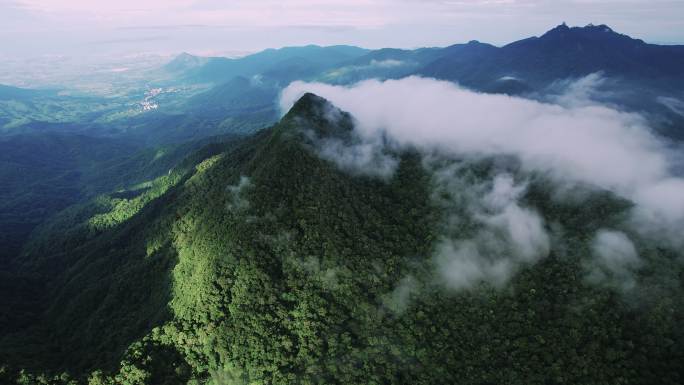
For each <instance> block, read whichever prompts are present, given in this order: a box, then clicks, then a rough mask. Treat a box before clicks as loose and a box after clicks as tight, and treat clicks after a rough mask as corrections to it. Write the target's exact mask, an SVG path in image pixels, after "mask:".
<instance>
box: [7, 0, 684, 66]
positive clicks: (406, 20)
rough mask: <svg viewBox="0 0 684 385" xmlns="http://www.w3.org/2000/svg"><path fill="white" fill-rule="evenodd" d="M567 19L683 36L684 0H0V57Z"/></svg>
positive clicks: (380, 36) (400, 40)
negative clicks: (0, 48)
mask: <svg viewBox="0 0 684 385" xmlns="http://www.w3.org/2000/svg"><path fill="white" fill-rule="evenodd" d="M564 21H565V22H567V23H568V24H569V25H586V24H588V23H594V24H608V25H609V26H611V27H612V28H613V29H614V30H616V31H618V32H622V33H626V34H629V35H631V36H633V37H637V38H641V39H643V40H646V41H648V42H656V43H684V0H676V1H673V0H470V1H469V0H460V1H459V0H328V1H316V0H291V1H275V0H226V1H218V0H106V1H100V0H0V47H2V50H1V51H0V57H7V56H10V55H17V56H32V55H48V54H71V55H73V54H93V53H123V52H127V53H131V52H159V53H174V52H181V51H188V52H193V53H199V54H202V53H205V54H206V53H212V52H217V53H218V52H232V51H256V50H259V49H263V48H268V47H281V46H286V45H303V44H320V45H331V44H353V45H360V46H364V47H368V48H379V47H407V48H408V47H418V46H445V45H449V44H454V43H460V42H466V41H469V40H473V39H475V40H480V41H484V42H489V43H493V44H497V45H502V44H506V43H509V42H511V41H515V40H518V39H520V38H524V37H529V36H535V35H540V34H542V33H544V32H545V31H546V30H548V29H550V28H552V27H554V26H555V25H557V24H560V23H561V22H564Z"/></svg>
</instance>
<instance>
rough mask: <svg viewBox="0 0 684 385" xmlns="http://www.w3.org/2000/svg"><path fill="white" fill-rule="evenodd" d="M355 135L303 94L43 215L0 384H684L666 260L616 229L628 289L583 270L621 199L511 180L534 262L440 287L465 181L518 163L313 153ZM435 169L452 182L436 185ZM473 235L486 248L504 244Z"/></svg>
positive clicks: (464, 215)
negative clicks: (518, 191) (21, 314)
mask: <svg viewBox="0 0 684 385" xmlns="http://www.w3.org/2000/svg"><path fill="white" fill-rule="evenodd" d="M353 127H354V122H353V119H352V117H350V116H349V115H348V114H345V113H343V112H340V111H339V110H337V109H335V108H334V107H333V106H331V105H330V104H329V103H327V102H326V101H325V100H323V99H321V98H319V97H317V96H314V95H311V94H307V95H305V96H303V97H302V98H301V99H300V100H299V101H298V102H297V103H296V104H295V105H294V107H293V108H292V110H291V111H290V112H289V113H288V114H287V115H286V116H285V117H284V118H283V119H282V120H281V121H280V122H279V123H278V124H276V125H275V126H273V127H271V128H269V129H267V130H264V131H262V132H260V133H258V134H257V135H256V136H253V137H251V138H249V139H244V140H242V141H238V142H231V143H228V144H224V145H213V146H210V147H207V148H205V149H204V150H202V151H200V152H198V153H196V154H195V155H193V156H192V157H191V158H188V159H187V160H186V161H185V162H184V163H183V164H182V165H181V166H179V167H177V168H174V170H173V171H172V172H170V173H169V174H168V175H165V176H163V177H160V178H158V179H156V180H155V181H153V182H150V183H149V184H147V185H145V186H144V188H142V189H138V190H131V191H127V192H125V193H120V194H118V195H110V196H109V197H107V198H106V199H102V200H96V201H94V202H92V203H90V204H88V205H85V206H81V207H75V208H73V209H71V210H69V211H68V212H66V213H65V214H64V215H62V216H60V217H59V218H56V219H55V220H54V221H53V222H51V223H49V224H47V225H45V226H44V227H43V228H42V229H41V231H39V232H38V233H37V234H36V235H35V237H34V239H33V240H32V242H31V244H30V245H29V246H28V247H27V248H26V249H25V253H24V255H23V256H22V259H21V271H22V272H24V273H25V274H29V275H32V276H34V277H36V276H37V277H41V278H42V279H43V280H44V282H45V288H44V290H43V291H41V292H40V293H37V299H36V302H35V304H33V305H34V306H36V308H34V309H33V310H34V315H33V316H32V317H33V318H31V317H29V318H28V319H31V320H33V321H32V324H30V325H28V326H27V327H23V328H17V329H15V330H14V331H13V332H12V333H5V334H4V335H2V336H0V360H1V361H4V362H7V363H8V364H9V366H8V367H6V368H5V369H4V371H1V372H0V376H5V378H7V379H9V378H12V377H13V376H15V375H18V374H16V373H17V372H16V370H17V369H16V368H28V369H29V371H28V372H26V373H24V374H23V376H24V378H28V379H29V380H30V379H31V378H33V379H36V378H38V377H31V376H30V375H29V374H27V373H30V372H34V373H35V372H41V371H48V372H52V373H59V372H62V371H68V372H70V373H72V375H74V376H76V378H77V379H78V378H79V377H80V376H84V375H88V373H92V374H91V375H90V380H91V383H124V384H138V383H151V384H185V383H211V384H225V383H236V384H242V383H245V384H246V383H249V384H262V383H263V384H292V383H327V384H330V383H340V384H358V383H368V384H406V383H411V384H435V383H463V384H492V383H511V384H550V383H552V384H564V383H568V384H579V383H581V384H678V383H681V381H682V378H683V377H682V376H683V374H684V373H682V368H681V361H682V359H684V336H683V335H682V329H681V328H680V325H681V320H682V317H683V316H684V313H683V309H684V306H682V305H684V304H683V303H682V301H683V300H682V298H684V296H682V273H681V272H682V269H681V265H680V263H679V262H677V258H678V256H679V257H681V255H680V254H681V253H680V252H679V251H676V250H672V249H669V248H668V247H665V246H663V245H653V244H650V243H648V242H647V241H646V240H643V239H641V238H639V235H638V234H630V237H632V239H635V240H636V242H637V243H636V247H637V248H638V251H639V254H640V256H642V258H643V260H644V263H645V265H644V266H642V267H641V268H639V269H638V270H637V271H635V272H634V277H633V279H634V284H635V285H637V286H636V287H638V290H630V289H628V288H623V287H622V286H620V285H613V284H610V282H613V281H611V280H610V279H608V278H609V277H608V278H607V281H601V280H599V281H597V280H591V279H587V270H586V269H587V267H588V266H591V262H592V257H591V252H590V249H591V246H590V238H591V237H592V235H593V234H595V232H596V231H598V230H600V229H601V228H614V227H616V226H620V223H622V219H623V217H624V213H625V211H626V210H628V209H629V207H630V203H629V202H625V201H624V200H622V199H619V198H617V197H615V196H613V195H612V194H610V193H608V192H601V191H586V192H584V194H583V195H582V199H581V200H577V201H575V200H568V201H565V202H564V203H559V202H558V201H557V200H554V198H553V189H552V188H551V184H550V183H551V182H550V181H548V180H547V179H546V178H544V177H543V176H541V175H539V176H527V177H529V178H531V179H530V180H531V182H530V186H529V187H528V189H527V190H526V192H525V195H524V197H522V199H521V204H522V205H523V206H524V207H525V208H529V209H533V210H536V211H538V212H539V213H540V215H542V216H543V218H544V219H545V223H547V224H548V225H547V226H548V229H547V230H548V231H549V232H550V233H551V234H553V236H552V240H551V243H550V244H549V251H548V256H546V257H545V258H543V259H541V260H539V261H536V263H535V261H526V262H523V263H520V264H519V265H516V272H515V274H514V275H513V278H512V279H511V280H510V281H499V282H496V281H490V280H484V281H475V282H472V283H470V284H469V286H468V287H466V288H463V287H461V288H456V287H454V286H453V285H450V284H449V280H448V279H447V280H446V281H445V276H444V274H443V273H444V272H440V270H441V269H442V268H443V267H444V266H442V264H441V262H440V261H441V259H440V258H441V257H440V250H441V249H440V246H439V245H440V244H442V242H441V240H443V239H445V238H448V237H457V238H458V239H468V238H469V237H474V236H476V235H477V234H478V233H480V230H482V226H485V225H484V224H483V222H481V219H478V218H477V217H476V216H472V213H471V212H470V210H469V208H468V206H467V203H468V202H467V199H469V198H468V197H467V195H466V194H465V192H466V191H468V190H469V189H471V188H473V186H487V188H486V189H485V191H489V189H494V188H495V186H496V185H497V184H496V181H494V179H495V178H496V176H497V175H500V174H501V173H502V172H505V173H508V174H510V175H513V177H517V176H518V174H519V173H520V170H519V169H518V168H517V167H516V165H515V162H513V161H511V160H510V159H483V160H478V161H466V160H459V159H448V158H445V159H436V158H434V156H433V157H430V158H429V159H428V158H425V157H424V156H423V155H421V154H420V153H417V152H415V151H406V152H400V153H397V152H396V151H393V150H391V149H389V148H388V149H387V150H386V151H387V153H386V155H389V156H393V157H395V159H397V162H398V163H397V169H396V171H395V172H394V173H393V174H391V175H390V176H388V177H386V178H381V177H376V176H371V175H365V174H359V173H357V172H353V171H349V170H348V171H344V170H342V169H340V167H339V166H338V164H336V163H335V162H333V161H329V160H325V159H329V158H328V157H327V155H326V154H329V153H327V152H326V148H329V147H326V146H327V145H335V146H336V145H341V146H346V145H349V144H353V143H354V142H355V140H356V139H355V135H354V131H353ZM428 164H432V165H434V164H439V165H440V166H439V168H437V169H435V168H434V167H432V166H430V167H428ZM451 166H453V167H451ZM447 171H448V172H447ZM444 178H447V181H449V183H451V182H453V183H454V184H455V185H459V186H461V188H459V189H456V190H450V189H444V184H443V182H444ZM492 184H494V187H492V186H493V185H492ZM473 191H477V190H473ZM461 193H463V194H461ZM64 229H69V230H68V231H66V232H65V231H64ZM623 230H624V231H629V230H628V229H623ZM487 234H489V235H488V236H490V237H493V238H489V239H490V241H491V242H492V243H491V244H490V246H491V247H495V245H496V244H499V243H498V242H502V241H503V240H505V239H506V237H505V235H502V234H500V233H497V232H492V233H487ZM504 244H505V243H504ZM442 251H444V250H442ZM452 252H455V251H452ZM500 252H501V253H504V254H514V253H516V251H515V249H501V250H500ZM494 262H495V261H492V263H494ZM449 274H455V275H459V274H463V272H461V271H452V272H450V273H449ZM449 274H447V276H449ZM466 274H467V272H466ZM24 326H26V325H24ZM3 330H4V329H3ZM119 361H120V363H119ZM493 367H495V368H496V370H492V368H493ZM98 369H99V370H103V371H96V372H93V371H94V370H98ZM0 378H2V377H0ZM44 378H47V377H44ZM80 378H84V377H80ZM38 379H40V378H38ZM67 379H68V376H66V375H64V376H62V377H61V379H59V378H55V379H54V381H55V383H60V382H66V381H67ZM46 381H47V380H46ZM98 381H99V382H98ZM189 381H190V382H189Z"/></svg>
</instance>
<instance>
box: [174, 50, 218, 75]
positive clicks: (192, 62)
mask: <svg viewBox="0 0 684 385" xmlns="http://www.w3.org/2000/svg"><path fill="white" fill-rule="evenodd" d="M208 60H209V58H205V57H201V56H194V55H190V54H189V53H187V52H183V53H181V54H179V55H178V56H176V57H175V58H174V59H173V60H171V61H170V62H168V63H167V64H166V65H164V67H163V69H164V70H165V71H168V72H171V73H179V72H185V71H189V70H192V69H195V68H197V67H201V66H202V65H204V64H206V62H207V61H208Z"/></svg>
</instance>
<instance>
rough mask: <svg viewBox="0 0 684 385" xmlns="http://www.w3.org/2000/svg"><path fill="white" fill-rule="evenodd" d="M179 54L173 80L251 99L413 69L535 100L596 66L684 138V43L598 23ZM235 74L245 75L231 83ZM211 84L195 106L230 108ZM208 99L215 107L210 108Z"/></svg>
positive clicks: (611, 91) (617, 99) (632, 105)
mask: <svg viewBox="0 0 684 385" xmlns="http://www.w3.org/2000/svg"><path fill="white" fill-rule="evenodd" d="M178 62H183V63H193V64H192V65H191V66H189V67H188V68H187V69H186V70H184V71H181V72H174V74H175V76H176V79H177V80H179V81H183V82H190V83H197V82H208V83H211V84H215V85H217V87H219V88H223V89H225V88H226V87H229V88H231V89H232V90H233V91H232V92H233V93H234V94H240V93H244V94H246V95H254V94H255V92H256V93H261V94H263V95H264V99H263V100H262V101H261V102H260V103H257V104H263V103H268V100H269V98H271V99H272V98H273V95H274V94H277V93H278V90H280V89H281V88H282V87H284V86H286V85H287V84H289V83H290V82H291V81H293V80H305V81H320V82H326V83H333V84H351V83H354V82H358V81H360V80H364V79H369V78H379V79H389V78H401V77H405V76H409V75H420V76H427V77H434V78H437V79H442V80H449V81H453V82H457V83H459V84H461V85H463V86H465V87H468V88H472V89H475V90H478V91H483V92H492V93H504V94H510V95H520V96H526V97H532V98H542V99H543V98H544V97H545V96H546V95H548V94H553V93H558V92H562V90H559V85H562V84H567V81H572V80H578V79H580V78H582V77H585V76H588V75H591V74H597V75H599V78H601V79H608V80H609V81H608V82H607V83H606V84H603V83H599V84H597V85H596V87H597V88H598V91H607V92H602V93H601V92H599V93H597V94H598V95H599V96H598V97H603V98H604V99H603V100H600V101H602V102H608V103H611V104H614V105H617V106H621V107H623V108H625V109H627V110H629V111H634V112H639V113H643V114H646V115H649V117H650V118H651V119H652V121H653V122H654V126H656V127H657V128H658V129H659V130H660V131H661V132H663V133H665V134H666V135H667V136H669V137H675V138H679V139H682V138H684V133H683V132H682V131H684V130H683V129H681V128H680V127H681V126H682V125H684V116H683V115H682V114H681V109H679V110H678V109H677V108H672V105H671V104H669V105H668V103H665V102H663V101H664V100H669V99H668V98H670V99H672V98H673V99H675V100H679V99H682V98H684V92H683V91H682V90H684V46H681V45H656V44H648V43H645V42H644V41H642V40H639V39H634V38H631V37H629V36H626V35H623V34H620V33H617V32H615V31H613V30H612V29H611V28H610V27H608V26H606V25H587V26H585V27H569V26H567V25H565V24H562V25H559V26H557V27H555V28H553V29H551V30H550V31H548V32H546V33H544V34H543V35H541V36H540V37H531V38H527V39H523V40H519V41H516V42H513V43H510V44H507V45H505V46H502V47H496V46H494V45H491V44H486V43H481V42H478V41H471V42H468V43H465V44H455V45H452V46H449V47H444V48H420V49H416V50H403V49H391V48H385V49H378V50H365V49H361V48H358V47H350V46H332V47H319V46H306V47H288V48H282V49H278V50H266V51H263V52H260V53H257V54H254V55H249V56H246V57H243V58H239V59H226V58H198V57H193V56H189V55H188V54H182V55H181V56H179V57H178V58H176V59H174V60H173V61H172V62H171V63H170V64H169V65H170V66H172V67H173V68H178V67H180V65H179V64H178ZM167 69H168V68H167ZM236 77H240V78H245V79H251V81H249V82H245V81H240V82H237V83H236V81H234V80H233V78H236ZM229 82H232V83H229ZM563 82H565V83H563ZM256 89H262V91H256ZM263 89H268V91H263ZM216 92H217V91H212V93H208V94H207V95H206V96H207V97H204V98H203V97H200V98H199V99H202V100H204V101H205V102H204V103H203V108H205V109H206V110H213V111H214V112H216V111H220V110H221V109H223V110H224V112H225V111H228V110H231V109H232V110H234V108H233V107H232V104H230V103H226V100H225V99H220V98H219V99H216V98H209V97H208V96H209V95H215V93H216ZM223 92H225V91H223ZM199 99H195V101H196V100H199ZM211 100H213V102H212V101H211ZM193 103H194V102H193ZM211 103H219V104H220V105H219V106H209V105H210V104H211Z"/></svg>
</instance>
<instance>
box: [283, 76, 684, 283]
mask: <svg viewBox="0 0 684 385" xmlns="http://www.w3.org/2000/svg"><path fill="white" fill-rule="evenodd" d="M590 80H591V81H594V80H596V79H586V80H585V81H583V82H581V83H580V84H578V86H577V87H574V88H573V87H570V88H569V89H570V90H571V92H572V91H573V90H579V91H577V92H576V93H577V95H566V96H567V97H566V98H565V99H563V100H577V99H578V98H582V95H585V94H586V93H587V90H586V87H584V86H583V85H586V84H585V83H587V82H589V81H590ZM305 92H312V93H315V94H317V95H319V96H322V97H324V98H326V99H328V100H329V101H331V102H332V103H333V104H334V105H335V106H337V107H339V108H340V109H342V110H344V111H348V112H350V113H351V114H352V115H353V116H354V117H355V118H356V119H357V122H356V128H355V130H356V133H357V134H358V137H359V139H360V143H359V144H355V145H354V146H351V147H350V146H346V147H345V146H343V145H339V146H336V147H335V146H333V147H331V146H329V145H324V146H319V147H321V148H320V149H319V151H321V155H322V156H324V157H326V158H328V159H331V160H334V161H336V162H338V164H339V165H340V167H342V168H344V169H349V168H355V169H356V171H362V172H367V173H371V174H375V175H381V176H382V175H386V174H387V173H388V172H392V168H393V167H395V166H396V162H395V159H393V158H388V160H387V161H384V162H379V161H378V159H377V158H378V154H385V153H384V152H383V151H382V148H381V146H383V145H386V143H388V142H389V143H391V144H392V145H393V146H397V147H398V148H407V147H411V148H418V149H420V150H423V151H424V152H425V153H428V154H433V153H441V154H445V155H447V156H451V157H456V158H474V159H477V158H481V157H488V156H500V155H505V156H512V157H514V158H516V159H518V160H519V162H520V165H521V167H522V170H523V171H530V172H542V173H545V174H547V175H548V176H550V177H551V178H553V179H554V180H556V181H557V182H559V186H569V187H572V186H573V185H575V184H580V185H584V186H593V187H596V188H600V189H607V190H610V191H613V192H614V193H616V194H618V195H620V196H622V197H624V198H626V199H629V200H631V201H633V202H634V203H635V207H634V209H633V210H632V218H631V219H632V220H631V222H630V224H631V225H632V226H633V227H632V229H633V230H635V231H639V232H641V234H642V235H643V236H647V237H649V238H651V239H655V240H656V241H663V242H666V241H667V242H668V243H670V242H672V243H673V244H675V245H680V246H681V244H682V241H683V240H684V237H683V236H682V235H683V234H682V230H683V229H684V179H682V178H681V177H679V176H677V175H674V174H672V172H671V170H672V169H673V168H674V167H673V166H674V162H675V160H676V156H674V153H673V152H672V150H671V149H670V148H669V147H668V144H667V143H665V142H664V141H662V140H661V139H659V138H658V137H656V136H655V135H654V134H652V133H651V131H650V129H649V127H648V126H647V124H646V122H645V121H644V120H643V119H642V118H641V117H640V116H638V115H635V114H628V113H623V112H619V111H616V110H614V109H611V108H608V107H604V106H598V105H587V104H586V103H575V102H573V103H566V104H564V105H563V106H561V105H552V104H546V103H541V102H537V101H532V100H527V99H521V98H515V97H509V96H504V95H491V94H481V93H475V92H472V91H469V90H466V89H463V88H461V87H459V86H457V85H455V84H453V83H450V82H444V81H438V80H434V79H426V78H420V77H408V78H404V79H400V80H387V81H382V82H381V81H377V80H369V81H364V82H361V83H358V84H356V85H353V86H349V87H344V86H332V85H327V84H321V83H304V82H295V83H292V84H291V85H290V86H289V87H287V88H286V89H285V90H284V91H283V93H282V96H281V101H280V102H281V108H282V110H283V111H287V110H289V108H290V107H291V106H292V104H293V103H294V102H295V101H296V100H298V99H299V98H300V97H301V96H302V95H303V94H304V93H305ZM333 150H334V151H333ZM369 154H370V155H372V156H370V155H369ZM383 156H388V155H383ZM388 157H389V156H388ZM379 165H382V167H380V166H379ZM388 165H389V166H391V167H390V170H389V171H388V170H387V167H388ZM450 167H451V166H447V167H446V168H441V169H440V168H437V169H436V181H437V185H438V189H439V188H441V189H443V190H444V191H445V192H447V193H448V194H449V195H450V198H449V199H450V200H451V201H443V202H439V198H436V199H437V202H438V204H440V205H441V206H442V208H443V211H444V212H445V216H446V222H447V223H446V224H445V229H443V234H442V237H441V239H440V241H439V242H437V244H436V249H435V255H434V262H435V264H436V266H437V268H438V272H439V273H440V274H441V276H442V278H444V282H445V284H446V285H447V286H450V287H452V288H455V289H460V288H468V287H472V286H473V285H475V284H476V283H477V282H482V281H486V282H489V283H492V284H495V285H501V284H505V283H506V282H507V281H508V280H509V279H510V278H511V277H512V275H513V274H514V273H515V271H517V270H518V269H519V267H520V266H523V265H525V264H530V263H534V262H535V261H537V260H538V259H540V258H544V257H545V256H547V255H548V253H549V250H550V248H551V245H550V243H551V241H550V238H551V237H550V236H549V234H547V231H546V227H547V226H546V224H545V222H544V220H543V218H541V217H540V216H539V215H538V213H536V212H535V211H534V210H531V209H529V208H526V207H524V206H523V205H521V204H520V201H519V199H520V198H521V197H522V196H524V192H525V190H526V185H525V182H524V181H515V180H514V178H513V177H512V176H510V175H506V174H500V175H498V176H495V177H494V178H493V179H492V180H490V181H486V182H484V183H482V182H477V181H475V182H474V183H475V184H473V181H468V180H465V179H463V178H460V177H459V176H458V172H454V170H453V169H450ZM453 167H455V168H458V164H455V165H453ZM568 190H569V191H570V190H573V189H568ZM436 195H439V194H436ZM561 195H562V194H561ZM467 218H470V219H467ZM468 221H470V222H468ZM473 225H474V226H475V228H476V230H475V232H474V233H469V234H467V235H464V234H463V233H462V232H461V231H460V230H459V229H462V228H467V227H468V226H473ZM449 229H456V230H449ZM591 247H592V249H593V251H594V256H595V260H594V261H593V262H592V265H591V266H587V267H588V268H589V273H590V275H591V277H589V278H590V279H591V280H593V281H594V282H597V283H601V282H607V280H609V279H617V280H618V281H621V282H618V284H619V285H621V286H622V287H623V288H627V287H631V286H633V282H632V281H630V280H631V279H632V278H631V276H630V275H629V274H630V273H631V272H632V271H634V269H636V268H638V267H639V263H638V262H639V258H638V256H637V252H636V250H635V248H634V245H633V244H632V241H631V240H630V239H629V238H628V237H627V235H625V234H624V233H621V232H616V231H613V230H605V231H601V232H599V233H597V235H596V237H595V241H594V243H593V245H592V246H591Z"/></svg>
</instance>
